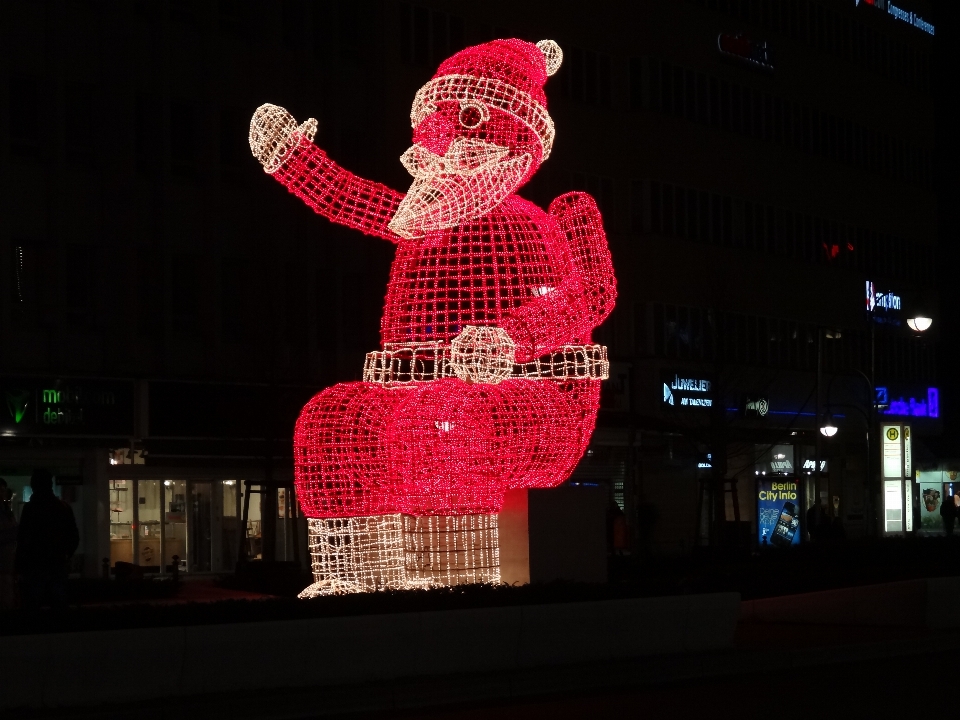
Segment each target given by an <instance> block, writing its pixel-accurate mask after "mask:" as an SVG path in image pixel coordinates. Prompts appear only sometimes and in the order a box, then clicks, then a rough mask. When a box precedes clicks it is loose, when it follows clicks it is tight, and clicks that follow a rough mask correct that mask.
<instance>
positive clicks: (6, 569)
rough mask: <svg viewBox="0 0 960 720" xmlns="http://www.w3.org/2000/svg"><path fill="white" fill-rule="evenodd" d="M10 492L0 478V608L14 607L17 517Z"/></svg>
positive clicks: (5, 482) (4, 481)
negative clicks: (14, 513) (12, 506)
mask: <svg viewBox="0 0 960 720" xmlns="http://www.w3.org/2000/svg"><path fill="white" fill-rule="evenodd" d="M11 497H12V494H11V492H10V488H9V487H7V481H6V480H4V479H3V478H0V610H9V609H11V608H12V607H14V597H15V593H14V589H15V583H14V577H15V576H14V572H13V567H14V558H15V556H16V549H17V519H16V518H15V517H14V515H13V509H12V508H11V507H10V499H11Z"/></svg>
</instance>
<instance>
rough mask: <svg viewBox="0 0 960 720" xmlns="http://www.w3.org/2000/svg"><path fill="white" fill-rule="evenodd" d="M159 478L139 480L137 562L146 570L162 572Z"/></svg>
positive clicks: (161, 502)
mask: <svg viewBox="0 0 960 720" xmlns="http://www.w3.org/2000/svg"><path fill="white" fill-rule="evenodd" d="M160 488H161V484H160V481H159V480H138V481H137V495H138V496H139V500H138V505H137V508H138V510H139V517H138V521H137V533H136V536H137V548H136V551H137V562H138V564H139V565H140V567H142V568H143V570H144V572H160V554H161V552H160V551H161V541H162V533H161V529H162V522H161V519H160V511H161V509H162V507H163V501H162V498H161V492H160Z"/></svg>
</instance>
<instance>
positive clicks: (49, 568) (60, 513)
mask: <svg viewBox="0 0 960 720" xmlns="http://www.w3.org/2000/svg"><path fill="white" fill-rule="evenodd" d="M30 487H31V489H32V490H33V495H32V496H31V497H30V502H28V503H27V504H26V505H24V506H23V511H22V512H21V514H20V528H19V531H18V533H17V556H16V558H17V572H18V573H19V574H20V590H21V598H22V601H23V605H24V607H27V608H38V607H41V606H43V605H50V606H52V607H63V606H64V605H66V595H65V591H66V584H67V563H68V561H69V559H70V556H71V555H73V553H74V552H76V550H77V546H78V545H79V544H80V533H79V531H78V530H77V521H76V520H75V519H74V517H73V510H71V509H70V506H69V505H67V504H66V503H65V502H63V501H62V500H60V499H59V498H58V497H57V496H56V495H54V494H53V476H52V475H51V474H50V471H49V470H45V469H42V468H38V469H36V470H34V472H33V476H32V477H31V478H30Z"/></svg>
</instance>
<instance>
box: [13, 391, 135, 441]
mask: <svg viewBox="0 0 960 720" xmlns="http://www.w3.org/2000/svg"><path fill="white" fill-rule="evenodd" d="M133 415H134V410H133V381H130V380H98V379H87V378H66V377H60V378H56V377H51V378H35V377H0V434H3V435H6V436H18V435H23V436H29V435H112V436H117V435H122V436H126V435H132V434H133Z"/></svg>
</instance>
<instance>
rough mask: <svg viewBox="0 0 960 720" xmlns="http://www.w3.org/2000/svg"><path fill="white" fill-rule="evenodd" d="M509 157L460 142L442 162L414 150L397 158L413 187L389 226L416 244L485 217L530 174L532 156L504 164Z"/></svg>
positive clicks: (500, 151) (489, 146)
mask: <svg viewBox="0 0 960 720" xmlns="http://www.w3.org/2000/svg"><path fill="white" fill-rule="evenodd" d="M509 152H510V151H509V149H508V148H504V147H500V146H498V145H494V144H492V143H485V142H482V141H479V140H463V139H459V140H455V141H454V142H453V143H452V144H451V145H450V147H449V148H448V149H447V152H446V154H445V155H443V156H442V157H441V156H439V155H434V154H433V153H431V152H430V151H429V150H427V149H426V148H423V147H421V146H419V145H414V146H413V147H411V148H410V149H409V150H407V151H406V152H405V153H404V154H403V156H402V157H401V158H400V161H401V162H402V163H403V165H404V167H406V168H407V170H408V171H409V172H410V174H411V175H413V184H412V185H411V186H410V190H409V191H408V192H407V195H406V197H404V199H403V201H402V202H401V203H400V206H399V207H398V208H397V212H396V214H395V215H394V216H393V219H392V220H391V221H390V223H389V224H388V225H387V227H389V228H390V229H391V230H392V231H393V232H395V233H396V234H397V235H399V236H400V237H403V238H407V239H414V238H421V237H423V236H424V235H426V234H427V233H428V232H430V231H433V230H442V229H444V228H450V227H455V226H457V225H462V224H463V223H465V222H467V221H469V220H473V219H475V218H478V217H481V216H483V215H486V214H487V213H488V212H490V211H491V210H493V209H494V208H495V207H497V205H499V204H500V203H502V202H503V201H504V200H505V199H506V198H507V196H508V195H510V193H512V192H513V191H514V190H516V189H517V188H518V187H519V185H520V182H521V181H522V180H523V178H524V177H525V176H526V174H527V171H528V170H529V169H530V163H531V157H530V155H521V156H519V157H516V158H512V159H510V160H504V158H505V157H506V156H507V155H508V154H509Z"/></svg>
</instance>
